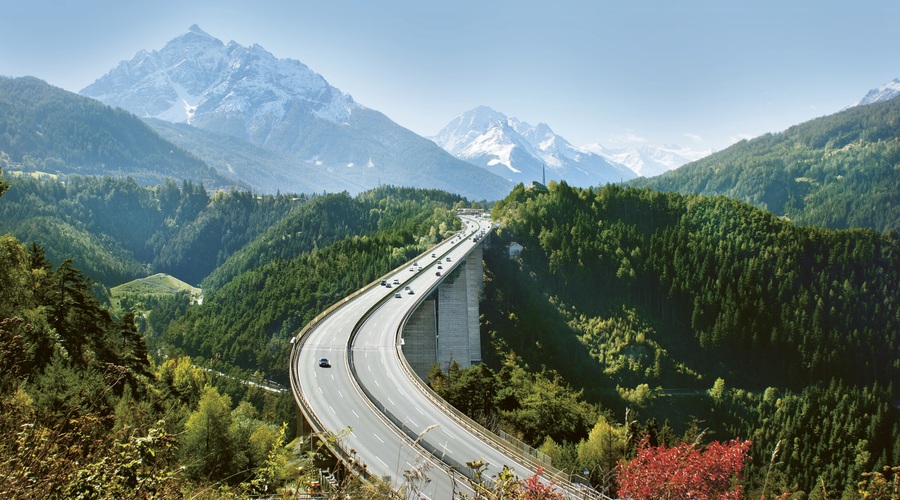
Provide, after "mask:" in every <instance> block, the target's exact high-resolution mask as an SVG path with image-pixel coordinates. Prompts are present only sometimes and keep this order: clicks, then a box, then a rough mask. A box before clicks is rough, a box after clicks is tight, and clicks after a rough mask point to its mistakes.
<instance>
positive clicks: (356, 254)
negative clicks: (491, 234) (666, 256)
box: [0, 178, 460, 498]
mask: <svg viewBox="0 0 900 500" xmlns="http://www.w3.org/2000/svg"><path fill="white" fill-rule="evenodd" d="M94 182H97V183H100V184H101V185H104V186H106V187H109V188H111V189H110V190H109V191H112V192H114V191H116V190H117V189H119V188H121V187H122V186H126V185H130V183H124V184H122V182H124V181H115V180H110V179H106V180H97V179H94V180H83V182H82V183H80V184H79V183H75V185H70V184H67V185H62V184H59V183H54V182H43V183H36V184H35V186H36V187H46V188H47V190H48V191H50V192H51V193H53V192H56V196H59V198H57V202H58V203H61V204H63V205H64V206H65V207H68V208H69V209H70V210H75V211H78V210H83V211H86V212H92V216H91V217H87V218H84V216H83V215H82V216H81V217H82V218H83V219H84V220H85V221H87V220H89V221H91V223H90V224H86V227H90V229H91V230H97V229H98V228H99V227H102V226H104V224H107V223H109V224H112V226H116V224H115V223H114V221H113V222H111V221H110V220H108V219H107V218H114V217H115V216H116V214H115V209H118V208H121V206H119V205H116V204H115V203H113V204H111V205H109V206H105V205H103V204H102V203H101V204H99V205H96V206H94V205H92V204H91V202H89V200H93V199H94V198H93V196H94V194H95V193H96V191H95V187H96V186H95V185H94V184H93V183H94ZM103 183H108V184H103ZM76 186H80V187H81V188H83V190H81V191H79V190H77V189H75V188H76ZM191 186H192V185H188V184H187V183H186V184H185V185H184V187H183V188H182V189H179V188H178V187H177V186H171V185H170V186H169V187H170V188H173V190H172V191H169V193H170V194H171V195H172V198H171V199H168V198H166V197H161V198H158V197H157V195H158V193H157V192H156V191H155V190H145V189H144V188H139V187H138V188H135V190H134V191H133V192H132V194H134V195H135V197H136V200H137V202H138V203H137V205H135V210H136V212H135V213H136V214H137V217H140V216H141V215H148V214H152V213H154V212H153V210H152V209H149V208H147V209H146V211H144V210H145V209H144V208H142V203H143V202H147V201H148V200H156V201H157V202H159V201H163V200H166V199H168V200H169V201H170V202H172V203H173V204H174V205H173V207H180V209H178V208H173V207H169V208H173V210H172V212H171V213H170V212H169V211H168V210H166V212H165V213H167V214H169V215H174V216H175V219H171V220H169V221H168V222H167V224H168V225H169V226H171V227H176V226H178V227H181V226H183V227H184V228H186V229H187V230H186V232H175V234H176V235H182V234H189V235H192V234H196V236H194V237H183V238H184V239H183V241H186V242H188V243H184V244H183V245H186V246H185V248H191V247H192V246H193V245H202V243H191V241H194V240H197V241H207V240H208V239H209V238H211V237H212V236H214V235H215V236H217V238H214V240H215V241H212V242H209V244H210V245H211V246H220V247H222V248H230V247H228V245H229V244H234V245H236V247H237V246H241V245H239V244H238V243H233V242H230V241H227V240H228V238H227V237H226V236H227V232H222V233H219V232H217V231H213V233H212V234H204V233H203V230H202V229H200V228H203V227H219V228H225V229H227V228H234V229H236V230H237V229H238V228H242V229H241V231H242V234H250V233H252V232H253V231H249V230H248V229H247V228H246V227H244V226H247V225H253V224H256V223H259V224H263V225H264V227H262V228H258V229H256V230H255V231H257V232H265V230H266V229H267V228H272V229H269V232H266V233H265V234H266V236H265V237H262V238H260V239H259V242H257V243H255V244H256V245H257V246H259V245H262V247H266V248H273V249H274V250H273V251H272V252H270V253H264V254H263V255H261V256H260V258H259V259H257V260H256V261H254V262H253V263H250V262H249V261H247V260H246V259H244V258H241V259H237V262H236V264H234V265H233V266H232V267H231V268H230V269H232V272H234V273H235V277H234V278H233V279H227V278H221V279H223V284H222V285H221V286H220V287H221V288H220V289H219V291H218V292H216V293H212V294H211V296H210V297H209V299H208V301H207V302H206V304H208V305H206V304H205V305H203V306H197V305H194V306H189V297H188V293H187V292H183V293H182V294H178V295H175V296H172V297H165V296H151V295H142V296H128V297H124V298H123V300H122V301H121V304H122V309H117V310H110V309H108V308H107V307H106V306H104V305H103V303H102V302H101V300H100V298H102V296H103V295H105V291H104V290H103V287H102V286H101V285H96V284H92V283H91V282H90V280H89V279H88V278H86V277H85V276H84V274H82V273H81V272H80V271H79V270H77V269H76V268H75V267H73V263H72V261H71V260H63V261H62V262H61V263H60V264H59V265H55V264H54V263H53V262H52V261H51V260H50V259H49V258H48V257H47V254H46V252H45V251H44V249H43V248H42V247H41V246H39V245H37V244H29V245H25V244H23V243H21V242H19V241H18V240H17V239H16V238H14V237H13V236H10V235H5V236H0V431H2V432H0V436H2V437H0V456H3V457H5V459H4V460H3V461H0V496H2V497H3V498H34V497H48V498H113V497H118V498H182V497H188V498H196V497H203V498H248V497H260V496H271V495H272V494H273V493H275V492H277V493H278V494H279V495H285V496H287V497H296V495H298V494H301V493H304V492H306V491H307V488H308V487H313V488H314V487H316V486H315V485H317V484H318V481H319V480H320V477H319V475H318V470H319V467H321V466H322V464H323V463H325V462H323V461H324V460H326V458H325V457H324V453H326V452H323V451H322V450H323V447H322V442H318V443H315V442H311V441H306V442H300V441H295V442H294V443H291V444H288V443H287V442H288V441H290V440H291V437H292V436H293V435H294V432H295V429H294V424H295V418H296V409H295V407H294V404H295V403H294V401H293V398H292V396H291V395H290V394H289V393H285V392H281V393H275V392H270V391H266V390H263V389H261V388H260V387H259V386H257V385H253V384H247V383H243V382H242V380H247V379H253V380H258V379H259V372H266V374H267V375H268V374H272V373H273V372H278V373H279V374H281V373H283V372H285V371H286V370H285V365H286V361H287V346H289V345H290V344H289V342H288V337H289V336H290V334H291V333H293V331H292V329H295V328H296V327H297V326H298V322H303V321H306V319H305V318H308V317H311V316H312V315H315V314H317V313H318V312H320V311H321V309H323V308H325V307H327V306H328V305H330V303H331V302H333V301H335V300H337V299H339V298H340V297H341V296H343V295H345V294H347V293H349V292H350V291H352V290H353V289H355V288H357V287H359V286H361V285H362V284H364V283H366V282H368V281H370V280H372V279H374V277H376V276H378V275H379V274H381V273H383V272H385V271H387V270H388V269H389V268H392V267H393V266H395V265H397V264H398V263H400V262H402V261H404V260H406V259H408V258H409V257H411V256H412V255H414V254H416V253H418V252H420V251H421V250H422V249H424V248H425V245H429V244H430V242H432V241H435V240H436V239H439V238H442V237H444V236H446V235H448V234H452V233H453V232H455V231H456V230H458V225H459V222H458V219H457V218H456V217H455V214H454V213H453V212H452V211H451V208H452V204H453V203H460V199H459V198H458V197H456V196H453V195H449V194H447V193H442V192H435V191H419V190H406V189H394V188H380V189H378V190H375V191H373V192H369V193H364V194H362V195H360V196H358V197H356V198H350V197H348V196H347V195H331V196H324V197H319V198H316V199H314V200H313V201H311V202H308V203H306V202H304V203H306V204H304V205H303V207H304V209H303V210H302V211H301V210H295V211H294V212H291V214H292V215H293V217H292V219H291V220H293V223H289V222H287V221H285V222H283V223H281V224H280V225H276V226H272V224H268V223H267V222H266V219H265V218H264V217H261V216H260V215H259V214H261V213H273V212H277V210H273V209H272V207H273V206H274V207H277V206H281V208H285V209H289V208H290V207H293V206H294V201H291V199H290V198H284V199H282V198H281V197H267V198H265V199H264V200H263V201H260V200H259V199H257V198H256V197H253V196H249V195H246V194H241V193H232V194H228V195H224V194H221V195H217V196H216V197H214V198H213V199H212V200H210V199H208V198H207V196H206V194H205V192H202V196H201V195H200V192H201V191H202V190H201V191H195V190H194V188H193V187H191ZM7 188H9V185H8V184H7V183H6V182H5V181H4V180H3V179H2V178H0V194H4V196H3V197H5V194H8V193H10V192H12V190H14V189H16V187H15V186H14V187H12V188H9V191H7ZM68 189H73V191H67V190H68ZM159 189H161V190H164V188H163V187H161V188H159ZM4 191H6V193H4ZM147 192H149V193H150V194H149V195H147ZM64 193H68V195H71V196H64V195H63V194H64ZM92 193H93V194H92ZM142 193H143V194H142ZM25 198H27V199H28V202H29V203H31V205H30V206H31V207H34V208H42V209H43V210H49V206H48V205H45V204H43V203H39V201H40V199H38V197H37V195H36V194H35V193H31V194H30V195H29V196H27V197H25ZM25 198H22V199H25ZM115 198H116V197H115V196H112V199H115ZM86 200H88V201H86ZM189 200H194V201H196V202H198V203H196V204H192V203H190V202H189ZM265 200H268V201H265ZM280 202H284V205H279V203H280ZM148 203H149V202H148ZM149 204H150V205H152V203H149ZM163 204H164V205H165V203H163ZM216 204H219V205H220V206H218V207H217V208H216V209H215V210H211V209H210V207H213V206H215V205H216ZM260 206H262V207H267V208H266V209H265V210H264V209H261V208H260ZM91 207H92V208H91ZM254 207H255V208H254ZM307 207H308V208H307ZM340 207H344V208H345V209H346V210H345V211H342V210H341V208H340ZM95 211H96V212H95ZM286 211H287V210H286ZM9 213H13V212H9ZM16 213H18V214H19V215H24V213H23V212H16ZM204 213H210V214H211V215H209V216H208V218H210V219H212V220H214V222H204V221H203V219H204V218H203V215H202V214H204ZM181 216H183V217H184V219H179V218H178V217H181ZM217 217H218V218H219V220H218V221H217V222H215V220H216V219H217ZM343 217H347V218H348V219H347V220H343ZM48 218H51V219H57V220H58V219H60V214H59V213H54V214H53V215H52V216H49V215H48ZM357 218H359V219H361V221H360V220H357ZM225 221H229V222H227V223H226V222H225ZM314 221H317V222H318V223H314ZM121 222H123V223H128V221H121ZM151 226H152V224H151ZM190 228H193V229H190ZM274 228H277V229H274ZM313 228H316V229H317V230H318V231H312V229H313ZM118 229H119V231H115V230H111V231H110V233H109V235H104V236H103V238H106V237H108V238H112V237H116V238H119V239H120V240H121V241H131V239H132V237H135V235H136V234H138V235H142V234H143V233H141V231H144V230H146V229H147V228H146V227H138V228H134V227H118ZM273 230H274V231H275V233H273V232H272V231H273ZM279 231H280V233H279ZM307 232H308V233H309V234H307ZM166 235H168V233H164V232H163V233H153V236H151V240H153V239H154V238H158V239H159V241H157V242H156V244H157V245H158V246H153V245H150V248H148V249H145V251H147V252H149V253H148V254H147V255H153V254H152V251H153V249H165V248H167V244H168V243H167V242H166V241H164V236H166ZM71 236H72V232H71V231H69V230H67V231H63V232H61V233H59V235H58V237H59V238H60V239H61V240H67V239H69V238H71ZM235 236H236V237H239V238H245V239H246V237H245V236H239V235H235ZM281 236H284V238H282V237H281ZM142 237H143V236H141V237H139V238H137V239H135V241H138V240H140V239H141V238H142ZM103 238H99V239H103ZM220 240H221V241H220ZM73 247H76V245H73V244H72V243H71V242H68V243H67V242H61V243H60V244H59V248H60V249H61V251H63V250H64V249H66V248H73ZM123 251H124V250H123ZM226 251H227V250H226ZM172 255H176V256H178V255H182V256H183V255H184V254H183V253H179V252H173V253H172ZM222 258H224V257H222ZM176 260H177V259H176ZM228 274H229V273H224V274H222V275H220V277H221V276H226V275H228ZM98 294H99V297H100V298H98ZM207 322H208V323H207ZM230 322H233V324H232V325H231V326H224V325H225V324H227V323H230ZM170 326H171V328H169V327H170ZM167 328H169V330H168V331H167ZM186 331H191V334H190V335H186V336H183V335H184V334H185V332H186ZM163 332H166V333H165V335H163ZM167 341H174V342H175V343H176V344H175V345H173V344H172V343H167ZM198 341H199V344H198ZM282 344H283V345H282ZM182 349H188V350H192V351H197V352H201V353H203V354H207V353H209V355H208V357H206V358H204V357H193V358H191V357H187V356H183V355H181V354H180V352H182ZM213 350H215V351H219V352H215V351H213ZM151 352H152V354H153V359H151V356H150V355H149V353H151ZM213 352H215V354H220V353H221V355H219V356H213V355H212V353H213ZM229 361H236V362H239V363H241V364H243V365H244V366H245V367H246V368H247V369H246V370H239V369H236V368H235V367H234V365H233V364H231V363H229ZM220 372H226V373H227V375H222V374H220ZM251 372H257V373H255V374H251ZM323 439H326V440H327V439H334V438H333V437H330V438H329V437H324V438H323ZM340 487H341V491H342V492H344V493H347V494H350V495H352V496H354V497H358V498H388V497H391V496H389V495H388V494H387V493H385V492H384V491H380V490H379V489H378V488H381V489H382V490H383V489H384V486H383V485H379V484H378V482H377V481H376V483H375V484H366V485H364V484H361V483H360V482H359V481H354V480H352V479H350V480H348V481H346V482H344V483H342V484H341V486H340ZM391 498H393V497H391Z"/></svg>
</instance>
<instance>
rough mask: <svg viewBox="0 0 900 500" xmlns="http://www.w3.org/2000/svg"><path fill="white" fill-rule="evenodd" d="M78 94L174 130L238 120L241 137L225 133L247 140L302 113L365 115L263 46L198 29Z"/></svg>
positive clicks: (311, 73) (126, 63)
mask: <svg viewBox="0 0 900 500" xmlns="http://www.w3.org/2000/svg"><path fill="white" fill-rule="evenodd" d="M81 94H83V95H86V96H89V97H94V98H96V99H98V100H100V101H103V102H105V103H107V104H110V105H113V106H119V107H122V108H124V109H127V110H129V111H131V112H133V113H135V114H137V115H139V116H142V117H150V118H158V119H162V120H166V121H170V122H175V123H177V122H185V123H190V124H197V123H201V122H204V121H209V120H214V121H218V120H219V118H220V117H221V116H224V115H232V116H233V115H234V114H235V113H237V114H239V115H241V116H242V118H243V120H242V121H243V122H244V124H245V125H246V127H245V130H243V133H239V132H240V131H238V130H236V129H235V126H234V125H229V128H228V130H223V131H227V132H229V133H232V134H234V135H238V136H244V137H248V138H254V137H256V138H258V137H261V136H265V135H266V134H268V133H270V132H271V129H272V127H273V126H275V125H277V123H279V122H280V121H281V120H282V119H284V117H285V115H286V114H287V113H288V112H289V110H290V109H292V108H294V107H296V106H298V105H300V106H302V107H304V108H306V109H308V110H310V111H312V112H313V113H314V114H315V115H316V116H318V117H320V118H322V119H325V120H329V121H333V122H336V123H340V122H342V121H345V120H347V119H348V117H349V115H350V113H352V111H353V110H354V109H356V108H358V107H360V106H359V105H358V104H356V103H355V102H353V99H352V98H351V97H350V96H349V95H347V94H344V93H343V92H341V91H340V90H338V89H336V88H334V87H332V86H331V85H329V84H328V82H326V81H325V79H324V78H322V76H321V75H319V74H317V73H315V72H314V71H312V70H311V69H309V68H308V67H307V66H306V65H304V64H303V63H301V62H299V61H296V60H292V59H278V58H276V57H275V56H274V55H272V54H271V53H270V52H268V51H266V50H265V49H264V48H263V47H262V46H260V45H258V44H253V45H251V46H249V47H244V46H241V45H239V44H237V43H236V42H233V41H231V42H229V43H228V44H225V43H223V42H222V41H221V40H219V39H217V38H215V37H213V36H212V35H210V34H208V33H206V32H205V31H203V30H202V29H200V27H199V26H197V25H196V24H195V25H192V26H191V27H190V28H189V29H188V31H187V32H186V33H184V34H182V35H180V36H178V37H176V38H174V39H172V40H171V41H169V42H168V43H166V45H165V46H164V47H163V48H162V49H160V50H158V51H152V52H147V51H146V50H142V51H140V52H138V53H137V54H136V55H135V56H134V57H133V58H132V59H131V60H129V61H123V62H122V63H119V65H117V66H116V67H115V68H113V69H112V70H111V71H110V72H109V73H107V74H106V75H104V76H103V77H101V78H99V79H98V80H97V81H96V82H94V83H93V84H91V85H89V86H87V87H86V88H84V89H83V90H82V91H81Z"/></svg>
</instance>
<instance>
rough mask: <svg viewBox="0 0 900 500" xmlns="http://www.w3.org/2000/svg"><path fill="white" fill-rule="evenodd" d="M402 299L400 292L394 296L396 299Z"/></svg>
mask: <svg viewBox="0 0 900 500" xmlns="http://www.w3.org/2000/svg"><path fill="white" fill-rule="evenodd" d="M400 297H402V295H400V292H397V293H395V294H394V298H395V299H399V298H400Z"/></svg>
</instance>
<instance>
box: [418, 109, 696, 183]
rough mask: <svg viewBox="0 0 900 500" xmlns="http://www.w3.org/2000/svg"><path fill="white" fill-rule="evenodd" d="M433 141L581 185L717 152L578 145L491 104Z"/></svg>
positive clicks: (518, 173) (515, 172) (524, 175)
mask: <svg viewBox="0 0 900 500" xmlns="http://www.w3.org/2000/svg"><path fill="white" fill-rule="evenodd" d="M432 140H434V141H435V142H436V143H437V144H438V145H439V146H441V147H442V148H444V149H445V150H446V151H447V152H449V153H450V154H452V155H454V156H456V157H457V158H459V159H461V160H465V161H468V162H470V163H472V164H474V165H478V166H481V167H484V168H486V169H488V170H490V171H491V172H494V173H496V174H497V175H500V176H502V177H505V178H507V179H510V180H512V181H515V182H526V183H527V182H530V181H532V180H540V179H541V178H542V177H543V175H544V172H542V169H545V171H546V178H547V179H548V180H549V179H555V180H560V179H565V180H566V182H568V183H569V184H571V185H576V186H593V185H599V184H605V183H611V182H621V181H623V180H628V179H633V178H634V177H636V176H638V175H641V176H645V177H651V176H654V175H658V174H661V173H663V172H666V171H669V170H671V169H673V168H676V167H679V166H681V165H684V164H685V163H688V162H691V161H694V160H698V159H700V158H702V157H703V156H706V155H708V154H710V153H711V151H705V152H697V151H693V150H689V149H686V148H681V147H678V146H664V147H658V148H657V147H651V146H644V147H641V148H631V149H625V148H622V149H608V148H605V147H603V146H601V145H599V144H590V145H587V146H582V147H576V146H573V145H572V144H571V143H569V141H567V140H566V139H565V138H563V137H562V136H560V135H557V134H556V133H554V132H553V130H551V129H550V127H549V126H548V125H547V124H545V123H539V124H537V125H536V126H532V125H530V124H528V123H526V122H522V121H519V120H518V119H517V118H511V117H508V116H506V115H504V114H503V113H501V112H499V111H495V110H493V109H491V108H489V107H487V106H479V107H477V108H475V109H472V110H470V111H467V112H465V113H462V114H461V115H459V116H457V117H456V118H454V119H453V120H452V121H451V122H450V123H449V124H448V125H447V126H446V127H444V128H443V129H442V130H441V131H440V132H438V134H437V135H436V136H435V137H432Z"/></svg>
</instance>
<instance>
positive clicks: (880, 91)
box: [855, 78, 900, 106]
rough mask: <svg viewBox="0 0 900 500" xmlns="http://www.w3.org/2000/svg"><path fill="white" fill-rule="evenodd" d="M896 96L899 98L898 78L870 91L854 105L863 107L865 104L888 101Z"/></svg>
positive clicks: (899, 86) (899, 83) (899, 81)
mask: <svg viewBox="0 0 900 500" xmlns="http://www.w3.org/2000/svg"><path fill="white" fill-rule="evenodd" d="M897 96H900V78H894V79H893V80H891V81H889V82H887V83H885V84H884V85H882V86H881V87H878V88H875V89H872V90H870V91H869V92H867V93H866V95H865V96H863V98H862V99H860V100H859V102H857V103H856V104H855V105H856V106H864V105H866V104H873V103H876V102H884V101H889V100H891V99H893V98H895V97H897Z"/></svg>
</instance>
